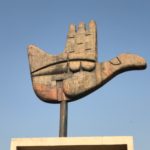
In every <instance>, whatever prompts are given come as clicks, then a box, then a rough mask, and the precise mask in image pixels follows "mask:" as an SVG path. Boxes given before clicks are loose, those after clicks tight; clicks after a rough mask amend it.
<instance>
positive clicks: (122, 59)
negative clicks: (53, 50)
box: [28, 21, 146, 103]
mask: <svg viewBox="0 0 150 150" xmlns="http://www.w3.org/2000/svg"><path fill="white" fill-rule="evenodd" d="M28 49H29V51H28V55H29V62H30V70H31V77H32V82H33V89H34V91H35V93H36V94H37V96H38V97H39V98H40V99H41V100H43V101H45V102H50V103H58V102H60V101H63V100H66V101H73V100H77V99H79V98H81V97H83V96H86V95H88V94H89V93H91V92H92V91H94V90H96V89H98V88H100V87H101V86H102V85H103V84H104V83H106V82H108V81H109V80H110V79H111V78H113V77H114V76H115V75H117V74H119V73H121V72H124V71H128V70H135V69H144V68H145V67H146V62H145V60H144V59H143V58H142V57H140V56H138V55H135V54H121V55H119V56H117V57H116V58H113V59H112V60H110V61H106V62H102V63H98V62H97V31H96V23H95V22H94V21H91V22H90V23H89V26H88V29H86V27H85V25H84V23H80V24H79V26H78V30H76V27H75V25H70V28H69V33H68V36H67V43H66V47H65V50H64V52H63V53H62V54H60V55H57V56H53V55H50V54H47V53H45V52H44V51H43V50H41V49H39V48H38V47H36V46H34V45H30V46H29V47H28ZM60 81H62V84H61V86H60V85H59V86H58V85H57V83H58V82H60ZM60 91H61V93H62V94H61V95H62V96H61V99H59V98H58V97H59V93H60Z"/></svg>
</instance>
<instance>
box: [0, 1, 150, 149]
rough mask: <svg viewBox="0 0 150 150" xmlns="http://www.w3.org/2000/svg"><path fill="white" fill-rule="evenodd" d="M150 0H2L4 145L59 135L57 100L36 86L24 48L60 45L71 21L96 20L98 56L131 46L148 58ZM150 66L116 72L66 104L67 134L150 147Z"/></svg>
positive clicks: (56, 49)
mask: <svg viewBox="0 0 150 150" xmlns="http://www.w3.org/2000/svg"><path fill="white" fill-rule="evenodd" d="M149 8H150V1H148V0H132V1H131V0H82V1H81V0H76V1H73V0H62V1H61V0H22V1H20V0H13V1H10V0H9V1H8V0H0V68H1V75H0V76H1V77H0V84H1V86H0V91H1V92H0V149H1V150H7V149H9V147H10V141H11V138H21V137H57V136H58V126H59V105H54V104H47V103H44V102H42V101H40V100H39V99H38V98H37V97H36V95H35V94H34V91H33V89H32V84H31V79H30V72H29V65H28V58H27V49H26V48H27V46H28V45H29V44H35V45H37V46H39V47H40V48H42V49H44V50H45V51H47V52H49V53H51V54H58V53H60V52H62V51H63V49H64V46H65V40H66V35H67V32H68V26H69V24H70V23H74V24H78V23H79V22H80V21H84V22H85V23H88V22H89V21H90V20H91V19H94V20H95V21H96V22H97V28H98V52H99V55H98V59H99V61H104V60H109V59H111V58H113V57H115V56H117V55H118V54H121V53H125V52H129V53H135V54H139V55H140V56H143V57H144V58H145V59H146V60H147V63H148V64H149V63H150V9H149ZM149 77H150V69H149V65H148V67H147V69H146V70H144V71H131V72H126V73H123V74H120V75H118V76H117V77H115V78H114V79H112V80H111V81H110V82H108V83H107V84H106V85H105V86H103V87H102V88H100V89H99V90H97V91H95V92H94V93H93V94H91V95H89V96H87V97H85V98H82V99H80V100H79V101H75V102H72V103H70V104H69V118H68V136H128V135H131V136H133V137H134V145H135V149H136V150H149V149H150V145H149V139H150V109H149V106H150V92H149V89H150V83H149Z"/></svg>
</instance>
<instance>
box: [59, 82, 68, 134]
mask: <svg viewBox="0 0 150 150" xmlns="http://www.w3.org/2000/svg"><path fill="white" fill-rule="evenodd" d="M62 89H63V88H62V81H57V96H58V100H59V101H60V123H59V137H66V136H67V116H68V102H67V101H66V100H64V96H63V90H62Z"/></svg>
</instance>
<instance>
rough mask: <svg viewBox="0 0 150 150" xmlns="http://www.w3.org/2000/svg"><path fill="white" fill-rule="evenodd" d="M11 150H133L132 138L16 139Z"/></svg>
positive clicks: (13, 140)
mask: <svg viewBox="0 0 150 150" xmlns="http://www.w3.org/2000/svg"><path fill="white" fill-rule="evenodd" d="M11 150H133V138H132V137H131V136H115V137H105V136H104V137H67V138H64V137H63V138H14V139H12V141H11Z"/></svg>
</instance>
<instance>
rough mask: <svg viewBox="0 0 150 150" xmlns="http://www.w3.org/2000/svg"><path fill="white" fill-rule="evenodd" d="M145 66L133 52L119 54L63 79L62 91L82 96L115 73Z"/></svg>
mask: <svg viewBox="0 0 150 150" xmlns="http://www.w3.org/2000/svg"><path fill="white" fill-rule="evenodd" d="M145 68H146V61H145V60H144V58H142V57H140V56H138V55H135V54H121V55H119V56H117V57H116V58H113V59H112V60H110V61H106V62H102V63H96V68H95V70H94V71H92V72H85V71H83V72H78V73H76V74H75V75H74V76H73V77H72V78H68V79H67V80H65V81H63V89H64V93H65V94H66V95H68V96H69V97H72V98H73V97H75V98H76V99H77V97H80V98H81V97H82V95H83V96H85V95H88V94H90V93H91V92H93V91H94V90H96V89H98V88H100V87H101V86H103V85H104V84H105V83H107V82H108V81H109V80H111V79H112V78H113V77H115V76H116V75H118V74H120V73H123V72H125V71H129V70H141V69H145Z"/></svg>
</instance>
